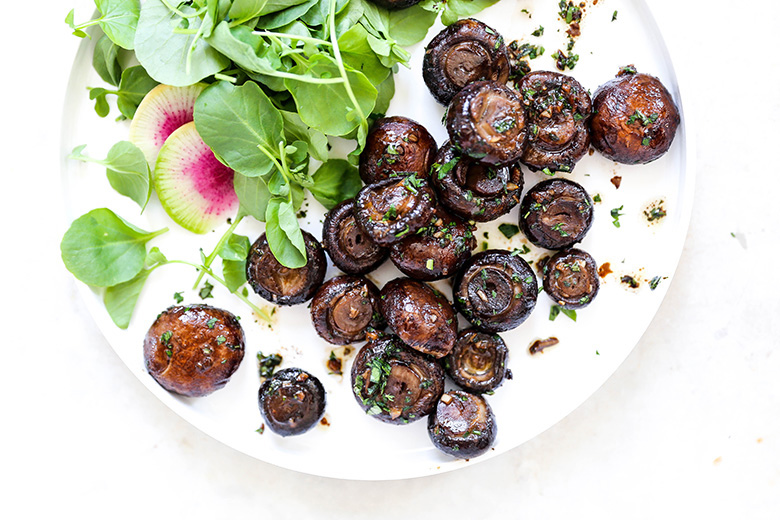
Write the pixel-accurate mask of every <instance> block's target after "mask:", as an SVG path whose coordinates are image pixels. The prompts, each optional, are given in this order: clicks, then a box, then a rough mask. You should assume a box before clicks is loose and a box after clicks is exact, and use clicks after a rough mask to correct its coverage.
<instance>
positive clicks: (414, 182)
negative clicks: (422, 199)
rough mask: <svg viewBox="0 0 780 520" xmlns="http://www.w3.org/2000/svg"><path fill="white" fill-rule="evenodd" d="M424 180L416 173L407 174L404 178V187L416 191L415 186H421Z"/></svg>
mask: <svg viewBox="0 0 780 520" xmlns="http://www.w3.org/2000/svg"><path fill="white" fill-rule="evenodd" d="M424 182H425V181H423V180H422V179H421V178H419V177H418V176H417V175H409V176H408V177H406V178H405V179H404V187H405V188H406V189H407V190H409V191H411V192H412V193H417V188H420V187H422V185H423V183H424Z"/></svg>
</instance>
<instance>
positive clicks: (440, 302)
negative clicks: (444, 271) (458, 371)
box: [379, 278, 458, 358]
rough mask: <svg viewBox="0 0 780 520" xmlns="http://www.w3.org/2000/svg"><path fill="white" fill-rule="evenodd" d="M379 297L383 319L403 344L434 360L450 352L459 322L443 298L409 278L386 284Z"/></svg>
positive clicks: (397, 279) (426, 286) (421, 283)
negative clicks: (428, 355)
mask: <svg viewBox="0 0 780 520" xmlns="http://www.w3.org/2000/svg"><path fill="white" fill-rule="evenodd" d="M380 295H381V296H380V302H379V308H380V309H381V311H382V315H383V316H384V317H385V319H386V320H387V324H388V326H389V327H390V329H391V330H392V331H393V332H395V333H396V334H398V337H400V338H401V340H403V342H404V343H406V344H407V345H409V346H410V347H412V348H413V349H416V350H419V351H420V352H423V353H425V354H430V355H431V356H433V357H435V358H441V357H444V356H446V355H447V354H448V353H449V352H450V350H452V347H453V346H454V345H455V338H456V337H457V334H458V321H457V319H456V316H455V311H454V310H453V309H452V306H451V305H450V302H448V301H447V298H445V297H444V295H442V294H441V293H440V292H438V291H436V290H434V289H432V288H431V287H430V286H428V285H427V284H425V283H423V282H418V281H417V280H410V279H409V278H396V279H395V280H391V281H389V282H387V283H386V284H385V286H384V287H383V288H382V291H381V292H380Z"/></svg>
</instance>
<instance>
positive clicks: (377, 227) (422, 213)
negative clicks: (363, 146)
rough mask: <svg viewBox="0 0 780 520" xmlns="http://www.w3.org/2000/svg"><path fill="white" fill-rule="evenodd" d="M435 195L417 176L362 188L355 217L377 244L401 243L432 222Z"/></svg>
mask: <svg viewBox="0 0 780 520" xmlns="http://www.w3.org/2000/svg"><path fill="white" fill-rule="evenodd" d="M435 200H436V197H435V195H434V193H433V190H432V189H431V187H430V186H428V182H427V181H425V180H423V179H420V178H418V177H416V176H414V175H410V176H408V177H402V178H393V179H386V180H384V181H379V182H378V183H376V184H370V185H368V186H365V187H363V189H362V190H360V191H359V192H358V194H357V196H356V197H355V219H356V220H357V223H358V225H359V226H360V228H361V229H362V230H363V231H365V233H366V234H367V235H368V236H369V237H370V238H371V239H372V240H373V241H374V242H376V243H377V244H380V245H390V244H392V243H394V242H400V241H401V240H403V238H404V237H406V236H409V235H412V234H414V233H416V232H417V230H418V229H420V228H421V227H423V226H425V225H426V224H428V222H430V219H431V216H432V215H433V208H434V205H435Z"/></svg>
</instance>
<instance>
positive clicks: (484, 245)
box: [480, 242, 489, 251]
mask: <svg viewBox="0 0 780 520" xmlns="http://www.w3.org/2000/svg"><path fill="white" fill-rule="evenodd" d="M488 247H489V246H488V243H487V242H482V244H481V245H480V250H481V251H487V250H488Z"/></svg>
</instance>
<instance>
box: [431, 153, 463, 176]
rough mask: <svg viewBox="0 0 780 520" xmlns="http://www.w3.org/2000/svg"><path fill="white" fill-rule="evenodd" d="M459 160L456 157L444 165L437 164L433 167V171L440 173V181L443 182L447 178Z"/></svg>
mask: <svg viewBox="0 0 780 520" xmlns="http://www.w3.org/2000/svg"><path fill="white" fill-rule="evenodd" d="M459 160H460V158H459V157H458V156H455V157H453V158H452V159H450V160H449V161H447V162H446V163H444V164H439V163H435V164H434V165H433V170H434V171H435V172H437V173H438V178H439V180H442V179H443V178H444V177H446V176H447V174H448V173H449V172H450V170H452V169H453V168H454V167H455V165H456V164H458V161H459Z"/></svg>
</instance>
